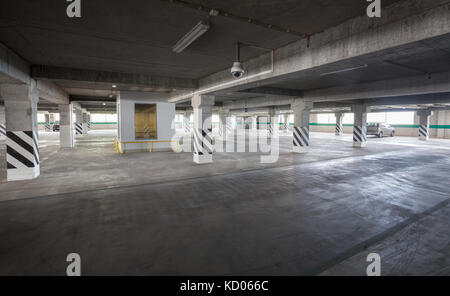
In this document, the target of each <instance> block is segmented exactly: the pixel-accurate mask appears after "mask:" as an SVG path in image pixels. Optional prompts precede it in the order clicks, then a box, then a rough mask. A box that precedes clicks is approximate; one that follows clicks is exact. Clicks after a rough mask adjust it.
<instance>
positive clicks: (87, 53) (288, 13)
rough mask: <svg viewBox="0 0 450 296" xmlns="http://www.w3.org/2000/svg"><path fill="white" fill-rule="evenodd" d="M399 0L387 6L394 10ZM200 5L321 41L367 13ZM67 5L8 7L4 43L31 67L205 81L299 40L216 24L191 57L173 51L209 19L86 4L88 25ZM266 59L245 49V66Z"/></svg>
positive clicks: (178, 9)
mask: <svg viewBox="0 0 450 296" xmlns="http://www.w3.org/2000/svg"><path fill="white" fill-rule="evenodd" d="M394 1H395V0H384V1H383V5H388V4H390V3H392V2H394ZM185 2H190V3H194V4H201V5H205V6H208V7H212V8H216V9H219V10H220V11H225V12H229V13H233V14H235V15H238V16H241V17H244V18H252V19H255V20H260V21H263V22H266V23H270V24H273V25H277V26H281V27H285V28H288V29H293V30H296V31H299V32H303V33H305V34H314V33H317V32H319V31H322V30H324V29H326V28H329V27H331V26H334V25H337V24H339V23H342V22H343V21H345V20H347V19H350V18H353V17H355V16H357V15H362V14H364V13H365V9H366V6H367V4H366V2H365V1H361V0H339V1H330V0H303V1H293V0H284V1H273V0H258V1H257V0H247V1H238V0H227V1H218V0H214V1H198V0H189V1H185ZM66 7H67V2H66V1H56V0H40V1H24V0H16V1H2V9H1V11H0V40H1V42H3V43H4V44H6V45H7V46H8V47H10V48H11V49H12V50H14V51H15V52H17V53H18V54H19V55H21V56H22V57H23V58H25V59H26V60H28V61H29V62H30V63H32V64H39V65H50V66H58V67H69V68H79V69H90V70H101V71H111V72H123V73H143V74H153V75H159V76H169V77H185V78H194V79H198V78H201V77H203V76H206V75H208V74H210V73H214V72H216V71H219V70H222V69H224V68H227V67H229V66H230V63H231V62H232V61H233V59H234V43H235V42H236V41H242V42H246V43H251V44H255V45H258V46H262V47H266V48H278V47H281V46H284V45H286V44H288V43H291V42H293V41H296V40H298V39H299V38H300V37H298V36H296V35H293V34H288V33H280V32H278V31H273V30H271V29H268V28H263V27H260V26H256V25H253V24H251V23H245V22H240V21H236V20H234V19H231V18H227V17H224V16H218V17H215V18H212V19H211V25H212V27H211V29H210V30H209V31H208V32H207V33H206V34H205V35H203V36H202V37H201V38H200V39H199V40H197V41H196V42H195V43H194V44H192V45H191V46H190V47H189V48H187V49H186V50H185V51H184V52H182V53H180V54H176V53H173V52H172V46H173V45H174V44H175V43H176V42H177V41H178V40H179V39H180V38H181V37H182V36H183V35H184V34H186V33H187V32H188V31H189V30H190V29H191V28H192V27H193V26H194V25H195V24H196V23H198V22H199V21H200V20H204V19H205V18H206V17H207V13H205V12H202V11H200V10H195V9H192V8H189V7H185V6H182V5H177V4H175V3H171V2H170V1H161V0H150V1H149V0H133V1H107V0H96V1H82V17H81V18H80V19H70V18H68V17H67V16H66ZM261 53H262V52H261V51H260V50H257V49H251V48H246V49H245V50H244V51H243V53H242V55H243V59H244V60H245V59H249V58H251V57H254V56H257V55H259V54H261Z"/></svg>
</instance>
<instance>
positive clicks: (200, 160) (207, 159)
mask: <svg viewBox="0 0 450 296" xmlns="http://www.w3.org/2000/svg"><path fill="white" fill-rule="evenodd" d="M194 162H195V163H196V164H206V163H212V162H213V155H212V154H202V155H200V154H195V153H194Z"/></svg>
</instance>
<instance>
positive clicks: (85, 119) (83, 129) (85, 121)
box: [81, 109, 89, 135]
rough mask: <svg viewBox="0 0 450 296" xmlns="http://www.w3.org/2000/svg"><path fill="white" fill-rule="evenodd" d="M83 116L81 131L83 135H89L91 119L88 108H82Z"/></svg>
mask: <svg viewBox="0 0 450 296" xmlns="http://www.w3.org/2000/svg"><path fill="white" fill-rule="evenodd" d="M81 116H82V121H81V132H82V134H83V135H87V133H88V122H89V120H88V113H87V111H86V109H81Z"/></svg>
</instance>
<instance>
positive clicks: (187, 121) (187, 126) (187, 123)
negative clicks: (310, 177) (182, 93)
mask: <svg viewBox="0 0 450 296" xmlns="http://www.w3.org/2000/svg"><path fill="white" fill-rule="evenodd" d="M183 129H184V133H185V134H186V135H190V134H191V132H192V131H191V113H189V112H186V113H184V116H183Z"/></svg>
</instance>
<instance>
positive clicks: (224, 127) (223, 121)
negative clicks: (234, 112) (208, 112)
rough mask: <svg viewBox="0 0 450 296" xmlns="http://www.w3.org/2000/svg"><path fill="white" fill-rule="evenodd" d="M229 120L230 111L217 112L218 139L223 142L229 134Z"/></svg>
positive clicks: (230, 129)
mask: <svg viewBox="0 0 450 296" xmlns="http://www.w3.org/2000/svg"><path fill="white" fill-rule="evenodd" d="M231 131H232V127H231V118H230V110H227V109H222V110H220V112H219V134H220V137H221V138H222V139H224V140H226V139H227V137H228V136H229V135H230V134H231Z"/></svg>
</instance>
